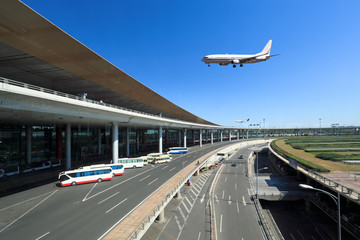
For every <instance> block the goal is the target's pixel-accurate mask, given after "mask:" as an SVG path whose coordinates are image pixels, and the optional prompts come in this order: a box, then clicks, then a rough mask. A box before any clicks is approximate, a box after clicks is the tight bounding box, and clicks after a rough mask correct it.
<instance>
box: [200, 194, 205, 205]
mask: <svg viewBox="0 0 360 240" xmlns="http://www.w3.org/2000/svg"><path fill="white" fill-rule="evenodd" d="M204 199H205V193H204V195H203V196H202V198H201V199H200V203H202V202H203V201H204Z"/></svg>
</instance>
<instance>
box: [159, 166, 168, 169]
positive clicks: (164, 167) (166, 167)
mask: <svg viewBox="0 0 360 240" xmlns="http://www.w3.org/2000/svg"><path fill="white" fill-rule="evenodd" d="M168 167H169V166H165V167H163V168H161V169H162V170H164V169H165V168H168Z"/></svg>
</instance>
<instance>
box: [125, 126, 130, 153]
mask: <svg viewBox="0 0 360 240" xmlns="http://www.w3.org/2000/svg"><path fill="white" fill-rule="evenodd" d="M126 156H127V157H128V156H130V128H129V127H127V128H126Z"/></svg>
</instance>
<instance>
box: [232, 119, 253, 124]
mask: <svg viewBox="0 0 360 240" xmlns="http://www.w3.org/2000/svg"><path fill="white" fill-rule="evenodd" d="M248 121H250V118H248V119H246V120H235V122H237V123H243V122H248Z"/></svg>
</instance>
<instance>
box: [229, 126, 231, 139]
mask: <svg viewBox="0 0 360 240" xmlns="http://www.w3.org/2000/svg"><path fill="white" fill-rule="evenodd" d="M229 141H230V142H231V129H229Z"/></svg>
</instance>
